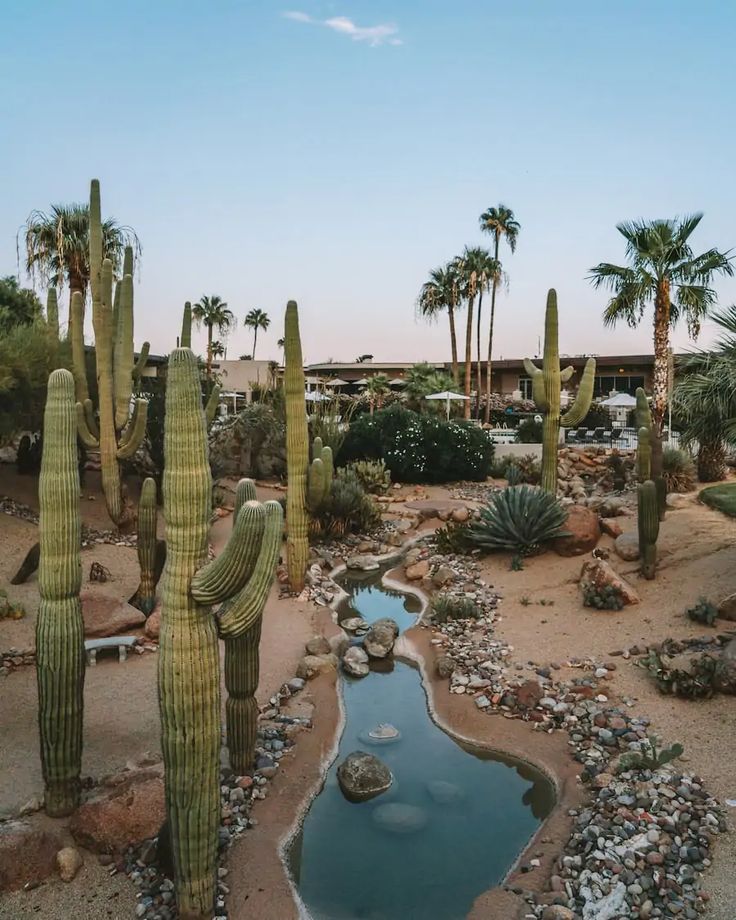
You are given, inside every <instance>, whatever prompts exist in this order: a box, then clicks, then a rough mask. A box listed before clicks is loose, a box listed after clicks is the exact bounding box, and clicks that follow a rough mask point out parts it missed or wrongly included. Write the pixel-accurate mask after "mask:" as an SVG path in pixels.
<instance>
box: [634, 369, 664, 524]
mask: <svg viewBox="0 0 736 920" xmlns="http://www.w3.org/2000/svg"><path fill="white" fill-rule="evenodd" d="M635 415H636V427H637V429H638V431H637V437H638V447H637V453H636V458H637V470H638V475H639V482H646V481H647V480H648V479H651V480H652V481H653V482H654V486H655V488H656V490H657V509H658V514H659V519H660V521H663V520H664V516H665V511H666V508H667V483H666V482H665V479H664V475H663V469H662V465H663V455H662V438H661V436H660V434H659V432H658V431H657V428H656V426H655V425H654V424H653V423H652V413H651V410H650V408H649V402H648V400H647V394H646V393H645V392H644V390H643V389H642V387H638V388H637V390H636V410H635Z"/></svg>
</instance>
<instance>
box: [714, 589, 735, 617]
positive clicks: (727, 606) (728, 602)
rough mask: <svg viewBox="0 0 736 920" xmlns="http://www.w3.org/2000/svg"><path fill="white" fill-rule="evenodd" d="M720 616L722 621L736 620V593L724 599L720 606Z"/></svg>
mask: <svg viewBox="0 0 736 920" xmlns="http://www.w3.org/2000/svg"><path fill="white" fill-rule="evenodd" d="M718 616H719V617H720V618H721V619H722V620H736V593H734V594H729V595H728V597H724V598H723V600H722V601H721V603H720V604H719V605H718Z"/></svg>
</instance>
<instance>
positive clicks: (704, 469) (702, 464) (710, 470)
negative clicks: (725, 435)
mask: <svg viewBox="0 0 736 920" xmlns="http://www.w3.org/2000/svg"><path fill="white" fill-rule="evenodd" d="M725 476H726V450H725V447H724V444H723V441H721V439H720V438H717V439H716V440H715V441H702V442H701V444H700V447H699V449H698V479H699V480H700V481H701V482H719V481H720V480H721V479H725Z"/></svg>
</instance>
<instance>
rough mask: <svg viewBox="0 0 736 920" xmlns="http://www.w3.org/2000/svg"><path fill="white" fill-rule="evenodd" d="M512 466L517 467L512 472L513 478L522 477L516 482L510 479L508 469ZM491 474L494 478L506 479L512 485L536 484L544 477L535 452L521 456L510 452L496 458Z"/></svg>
mask: <svg viewBox="0 0 736 920" xmlns="http://www.w3.org/2000/svg"><path fill="white" fill-rule="evenodd" d="M511 466H513V467H515V468H516V470H515V471H514V472H513V473H512V474H511V476H512V478H514V479H516V477H520V478H518V479H516V481H515V482H511V480H510V479H509V475H508V470H509V467H511ZM489 475H490V476H492V477H493V478H494V479H506V480H507V481H508V483H509V485H512V486H515V485H520V484H521V483H524V482H525V483H528V484H529V485H532V486H535V485H537V484H538V483H539V480H540V479H541V477H542V468H541V465H540V462H539V460H538V459H537V457H535V456H534V454H522V455H521V456H520V457H512V456H511V455H510V454H506V455H505V456H503V457H498V458H494V460H493V463H492V464H491V468H490V473H489Z"/></svg>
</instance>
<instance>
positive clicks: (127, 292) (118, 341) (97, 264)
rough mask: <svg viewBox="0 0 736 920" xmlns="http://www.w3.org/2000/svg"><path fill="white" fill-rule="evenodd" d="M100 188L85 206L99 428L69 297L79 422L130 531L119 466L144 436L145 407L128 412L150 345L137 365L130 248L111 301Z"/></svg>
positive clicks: (79, 320) (78, 314)
mask: <svg viewBox="0 0 736 920" xmlns="http://www.w3.org/2000/svg"><path fill="white" fill-rule="evenodd" d="M102 256H103V241H102V216H101V206H100V183H99V181H98V180H97V179H93V180H92V184H91V188H90V202H89V263H90V287H91V289H92V324H93V326H94V331H95V356H96V361H97V389H98V397H99V405H98V415H99V428H98V429H97V426H96V424H95V419H94V411H93V407H92V404H91V402H90V401H89V399H88V396H87V381H86V374H85V367H84V340H83V332H82V325H83V322H84V305H83V302H82V298H81V295H79V296H77V294H76V293H75V295H74V297H73V298H72V352H73V360H74V377H75V381H76V384H77V402H78V406H77V423H78V426H79V436H80V437H81V439H82V442H83V443H84V444H85V446H87V447H90V448H94V449H97V448H99V451H100V461H101V466H102V490H103V492H104V495H105V505H106V506H107V511H108V514H109V515H110V518H111V519H112V521H113V523H114V524H116V525H117V526H118V527H119V528H120V530H128V529H130V528H131V527H132V526H133V517H134V515H133V510H132V507H131V505H130V502H129V501H128V500H127V498H126V496H125V494H124V490H123V483H122V478H121V475H120V462H121V461H123V460H127V459H129V458H130V457H132V456H133V454H135V452H136V451H137V450H138V448H139V447H140V445H141V443H142V441H143V438H144V436H145V433H146V415H147V412H148V403H147V402H146V400H145V399H136V400H135V404H134V408H133V410H132V412H131V409H130V403H131V397H132V393H133V385H134V383H135V381H136V380H137V379H138V378H139V377H140V375H141V373H142V371H143V368H144V367H145V364H146V360H147V357H148V342H145V343H144V345H143V348H142V349H141V353H140V357H139V360H138V363H137V364H135V363H134V360H133V276H132V270H133V251H132V249H130V248H128V249H127V250H126V253H125V259H124V264H123V271H124V274H123V277H122V279H121V280H120V281H119V282H118V284H117V288H116V291H115V297H114V299H113V278H112V262H111V261H110V260H109V259H103V257H102Z"/></svg>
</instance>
